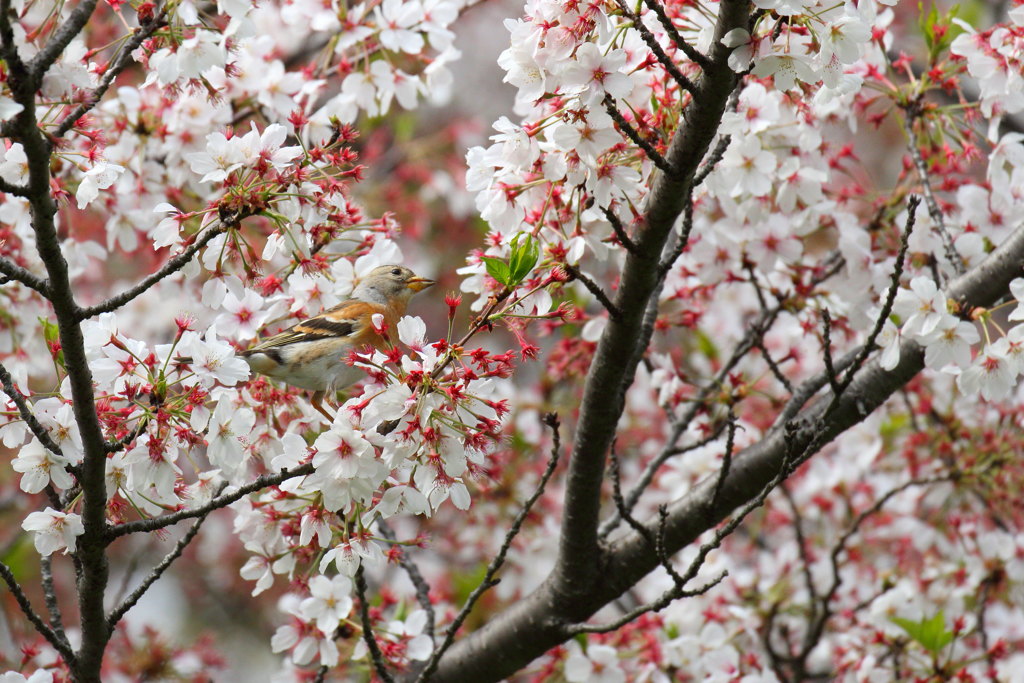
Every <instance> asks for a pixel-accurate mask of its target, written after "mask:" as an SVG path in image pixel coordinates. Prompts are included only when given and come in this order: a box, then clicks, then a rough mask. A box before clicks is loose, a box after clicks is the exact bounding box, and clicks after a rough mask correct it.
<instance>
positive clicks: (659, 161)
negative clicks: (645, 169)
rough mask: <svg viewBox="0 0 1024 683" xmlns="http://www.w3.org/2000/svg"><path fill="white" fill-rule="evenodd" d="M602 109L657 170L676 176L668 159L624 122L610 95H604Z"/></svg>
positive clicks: (624, 119) (627, 122)
mask: <svg viewBox="0 0 1024 683" xmlns="http://www.w3.org/2000/svg"><path fill="white" fill-rule="evenodd" d="M604 108H605V111H607V112H608V115H609V116H611V117H612V119H613V120H614V121H615V123H616V124H617V125H618V126H619V129H620V130H621V131H622V132H623V133H625V135H626V137H628V138H629V139H630V140H632V141H633V144H635V145H636V146H637V147H639V148H640V149H642V150H643V151H644V154H646V155H647V158H648V159H650V160H651V161H652V162H653V163H654V165H655V166H657V167H658V170H660V171H661V172H662V173H664V174H665V175H667V176H670V177H672V178H674V177H676V176H677V175H678V174H677V173H676V169H674V168H673V167H672V164H670V163H669V162H668V159H666V158H665V157H664V156H662V155H661V152H659V151H658V150H657V149H655V148H654V145H652V144H651V143H650V142H648V141H647V140H645V139H643V138H642V137H640V133H639V132H637V130H636V128H634V127H633V126H632V125H631V124H630V123H629V121H627V120H626V118H625V117H624V116H623V115H622V112H620V111H619V110H618V108H617V107H616V106H615V101H614V100H612V98H611V96H610V95H605V98H604Z"/></svg>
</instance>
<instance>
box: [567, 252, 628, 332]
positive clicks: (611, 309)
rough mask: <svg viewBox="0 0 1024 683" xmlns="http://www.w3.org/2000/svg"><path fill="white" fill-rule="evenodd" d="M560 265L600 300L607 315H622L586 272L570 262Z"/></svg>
mask: <svg viewBox="0 0 1024 683" xmlns="http://www.w3.org/2000/svg"><path fill="white" fill-rule="evenodd" d="M562 265H563V266H564V267H565V270H566V271H568V273H569V274H570V275H572V278H573V279H574V280H578V281H579V282H580V283H582V285H583V286H584V287H586V288H587V291H588V292H590V293H591V294H593V295H594V298H595V299H597V300H598V301H599V302H601V305H602V306H604V309H605V310H606V311H608V314H609V315H611V316H612V317H615V318H617V317H619V316H621V315H622V311H620V310H619V308H618V307H617V306H616V305H615V304H613V303H612V301H611V299H609V298H608V295H607V294H605V293H604V290H603V289H601V286H600V285H598V284H597V283H596V282H594V281H593V280H592V279H590V277H589V276H588V275H587V274H586V273H584V272H583V271H581V270H580V269H579V268H577V267H576V266H574V265H572V264H571V263H563V264H562Z"/></svg>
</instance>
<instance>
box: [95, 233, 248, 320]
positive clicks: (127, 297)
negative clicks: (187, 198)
mask: <svg viewBox="0 0 1024 683" xmlns="http://www.w3.org/2000/svg"><path fill="white" fill-rule="evenodd" d="M244 217H247V215H246V216H239V217H237V218H233V219H231V220H230V221H226V222H221V223H218V224H216V225H211V226H210V227H208V228H207V229H206V232H205V233H203V235H202V236H200V237H199V238H198V239H197V240H196V241H195V242H193V243H192V244H190V245H189V246H188V247H187V248H186V249H185V250H184V251H183V252H181V253H180V254H178V255H177V256H174V257H172V258H170V259H168V260H167V262H166V263H165V264H164V265H163V267H161V268H160V270H158V271H156V272H155V273H153V274H152V275H150V276H149V277H147V278H146V279H144V280H142V281H141V282H140V283H139V284H137V285H135V286H134V287H130V288H128V289H126V290H125V291H123V292H121V293H120V294H116V295H114V296H112V297H110V298H109V299H107V300H106V301H102V302H100V303H98V304H96V305H95V306H87V307H85V308H82V309H79V311H78V319H79V320H86V319H88V318H92V317H93V316H97V315H99V314H100V313H109V312H110V311H115V310H117V309H118V308H121V307H122V306H124V305H125V304H127V303H128V302H129V301H131V300H132V299H135V298H136V297H138V296H139V295H141V294H143V293H144V292H145V291H146V290H148V289H150V288H151V287H152V286H153V285H155V284H156V283H158V282H160V281H161V280H163V279H164V278H166V277H168V276H170V275H173V274H174V273H176V272H178V271H179V270H181V269H182V268H184V267H185V266H186V265H188V263H189V261H191V260H192V257H193V256H195V255H196V253H198V252H199V250H200V249H202V248H203V247H205V246H206V245H207V244H209V243H210V242H211V241H212V240H213V239H214V238H215V237H217V236H218V235H222V234H224V233H225V232H227V231H228V230H230V229H232V228H234V227H236V226H237V225H238V223H239V221H241V220H242V218H244Z"/></svg>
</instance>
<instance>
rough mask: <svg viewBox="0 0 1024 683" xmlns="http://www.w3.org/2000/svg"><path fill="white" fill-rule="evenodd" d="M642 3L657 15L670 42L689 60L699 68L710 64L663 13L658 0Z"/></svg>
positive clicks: (645, 0) (646, 0) (647, 0)
mask: <svg viewBox="0 0 1024 683" xmlns="http://www.w3.org/2000/svg"><path fill="white" fill-rule="evenodd" d="M644 4H645V5H647V7H649V8H650V10H651V11H652V12H654V13H655V14H656V15H657V16H658V21H659V22H661V26H662V28H664V29H665V33H667V34H668V37H669V38H671V39H672V42H673V43H674V44H675V46H676V47H678V48H679V49H680V50H682V51H683V54H685V55H686V56H687V57H688V58H689V59H690V60H692V61H694V62H696V63H697V64H698V66H700V68H702V69H703V68H705V67H707V66H708V65H709V64H710V60H709V59H708V58H707V56H705V55H704V54H702V53H701V52H700V51H698V50H697V49H696V48H695V47H693V46H692V45H690V44H689V43H688V42H686V41H685V40H684V39H683V37H682V36H681V35H679V31H677V30H676V25H675V24H673V23H672V20H671V19H670V18H669V16H668V15H667V14H666V13H665V8H664V7H663V6H662V4H661V3H660V2H658V0H644Z"/></svg>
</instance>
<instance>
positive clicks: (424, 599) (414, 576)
mask: <svg viewBox="0 0 1024 683" xmlns="http://www.w3.org/2000/svg"><path fill="white" fill-rule="evenodd" d="M377 528H378V529H379V530H380V533H381V536H383V537H384V538H386V539H388V540H389V541H394V540H395V532H394V531H392V530H391V527H389V526H388V525H387V524H386V523H385V522H384V520H383V519H378V520H377ZM398 564H399V566H400V567H401V568H402V569H404V570H405V573H406V574H408V575H409V581H411V582H412V585H413V587H414V588H415V589H416V602H418V603H419V604H420V607H422V608H423V611H424V612H426V613H427V625H426V626H425V627H424V629H423V630H424V632H425V633H426V634H427V635H428V636H430V637H431V638H433V637H434V628H435V623H436V620H437V616H436V615H435V614H434V603H432V602H430V584H429V583H427V580H426V579H425V578H424V577H423V572H421V571H420V568H419V567H417V566H416V563H415V562H413V561H412V558H410V557H409V553H408V552H406V549H405V548H403V549H402V554H401V555H399V556H398Z"/></svg>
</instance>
